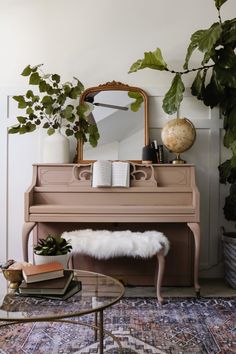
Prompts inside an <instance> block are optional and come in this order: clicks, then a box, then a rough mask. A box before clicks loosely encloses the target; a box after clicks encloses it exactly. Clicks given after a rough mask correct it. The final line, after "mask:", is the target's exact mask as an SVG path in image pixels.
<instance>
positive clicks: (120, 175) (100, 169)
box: [92, 160, 130, 187]
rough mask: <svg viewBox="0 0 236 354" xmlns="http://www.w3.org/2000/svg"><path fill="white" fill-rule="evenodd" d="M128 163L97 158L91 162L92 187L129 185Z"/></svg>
mask: <svg viewBox="0 0 236 354" xmlns="http://www.w3.org/2000/svg"><path fill="white" fill-rule="evenodd" d="M129 185H130V164H129V163H128V162H123V161H113V162H112V161H109V160H98V161H96V162H94V164H93V177H92V187H129Z"/></svg>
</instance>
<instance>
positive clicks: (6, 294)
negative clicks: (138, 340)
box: [0, 270, 124, 354]
mask: <svg viewBox="0 0 236 354" xmlns="http://www.w3.org/2000/svg"><path fill="white" fill-rule="evenodd" d="M74 280H79V281H81V283H82V289H81V290H80V291H79V292H78V293H76V294H75V295H73V296H72V297H70V298H69V299H67V300H64V301H63V300H51V299H46V298H39V297H28V296H27V297H25V296H19V295H17V293H16V292H15V291H13V290H12V289H9V288H8V284H7V281H6V280H5V278H4V276H3V274H2V273H0V321H3V322H2V323H1V324H0V328H1V326H6V325H9V324H17V323H22V322H66V323H74V324H81V325H85V326H88V327H92V328H94V334H95V340H97V339H99V353H100V354H101V353H103V339H104V334H107V335H109V336H111V337H112V338H113V339H114V340H115V341H116V343H117V344H118V347H119V351H120V353H122V347H121V343H120V341H119V340H118V338H116V337H115V336H114V335H113V334H112V333H111V332H109V331H106V330H105V329H104V324H103V322H104V321H103V317H104V316H103V311H104V309H106V308H107V307H110V306H112V305H114V304H115V303H116V302H117V301H119V299H120V298H121V297H122V296H123V294H124V287H123V285H122V284H121V283H120V282H119V281H118V280H116V279H114V278H111V277H109V276H106V275H103V274H99V273H93V272H88V271H82V270H74ZM89 313H94V314H95V321H94V325H91V324H87V323H84V322H80V321H78V320H73V319H71V318H72V317H78V316H83V315H87V314H89ZM98 336H99V337H98Z"/></svg>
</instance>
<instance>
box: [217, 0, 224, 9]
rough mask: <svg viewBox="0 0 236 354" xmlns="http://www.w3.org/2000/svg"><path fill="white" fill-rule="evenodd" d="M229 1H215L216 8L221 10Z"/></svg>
mask: <svg viewBox="0 0 236 354" xmlns="http://www.w3.org/2000/svg"><path fill="white" fill-rule="evenodd" d="M226 1H227V0H215V5H216V8H217V9H218V10H219V9H220V7H221V6H222V5H223V4H224V3H225V2H226Z"/></svg>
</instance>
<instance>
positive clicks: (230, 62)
mask: <svg viewBox="0 0 236 354" xmlns="http://www.w3.org/2000/svg"><path fill="white" fill-rule="evenodd" d="M218 64H219V66H221V67H222V68H225V69H229V68H233V67H234V66H236V54H235V52H234V50H233V49H232V48H231V46H229V45H228V46H225V47H224V48H221V49H219V50H218Z"/></svg>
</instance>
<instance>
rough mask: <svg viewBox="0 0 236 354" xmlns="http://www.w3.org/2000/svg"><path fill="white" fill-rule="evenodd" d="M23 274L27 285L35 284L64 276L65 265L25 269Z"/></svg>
mask: <svg viewBox="0 0 236 354" xmlns="http://www.w3.org/2000/svg"><path fill="white" fill-rule="evenodd" d="M22 274H23V277H24V280H25V281H26V283H34V282H37V281H43V280H48V279H55V278H60V277H63V276H64V268H63V265H62V264H61V263H59V262H53V263H45V264H39V265H32V266H29V267H24V268H23V269H22Z"/></svg>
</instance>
